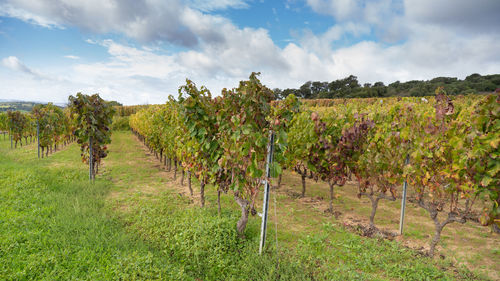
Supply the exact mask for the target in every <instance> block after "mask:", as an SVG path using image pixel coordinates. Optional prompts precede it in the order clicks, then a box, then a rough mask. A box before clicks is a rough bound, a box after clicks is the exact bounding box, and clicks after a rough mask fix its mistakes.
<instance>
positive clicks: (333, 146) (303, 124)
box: [130, 75, 500, 256]
mask: <svg viewBox="0 0 500 281" xmlns="http://www.w3.org/2000/svg"><path fill="white" fill-rule="evenodd" d="M271 100H272V92H271V91H270V90H269V89H267V88H266V87H265V86H263V85H261V84H260V82H259V81H258V79H257V78H256V76H255V75H252V76H251V77H250V80H248V81H243V82H241V83H240V86H239V88H236V89H234V90H229V91H227V90H225V91H223V92H222V95H221V96H220V97H217V98H212V97H211V94H210V92H209V91H208V90H207V89H206V88H204V87H202V88H201V89H200V90H199V89H197V87H196V86H195V85H194V84H193V82H191V81H189V80H188V81H187V84H186V85H185V86H182V87H181V88H180V90H179V101H175V100H170V101H168V102H167V104H165V105H161V106H154V107H150V108H148V109H144V110H142V111H139V112H138V113H136V114H135V115H132V117H131V120H130V124H131V127H132V128H133V130H134V131H135V132H136V133H137V134H138V136H139V137H140V138H141V139H142V140H143V141H144V142H145V144H147V145H148V147H149V148H150V149H151V151H152V152H154V153H155V154H156V155H158V158H159V160H160V161H163V162H164V163H166V162H167V161H168V163H169V165H168V167H169V169H170V167H171V164H170V163H171V162H172V161H173V163H174V170H175V171H177V169H178V167H179V168H180V169H181V170H182V176H183V177H184V172H185V171H187V172H188V175H189V177H191V175H193V176H194V177H196V178H197V179H198V180H199V181H200V182H201V191H200V192H201V194H200V196H201V206H202V207H203V206H204V201H205V199H204V190H205V185H206V184H207V183H211V184H212V185H213V187H214V188H215V189H216V190H217V192H218V195H219V196H220V195H221V193H224V194H225V193H228V191H231V193H232V196H233V197H234V200H235V201H236V202H237V203H238V205H239V206H240V207H241V218H240V220H239V221H238V223H237V229H238V232H239V233H240V234H244V230H245V226H246V223H247V221H248V215H249V213H251V214H253V215H255V214H256V213H257V211H256V208H255V204H256V198H257V195H258V194H259V190H261V186H262V184H261V183H262V182H263V181H264V180H266V179H265V178H264V177H263V175H264V173H263V169H264V166H265V157H266V147H267V139H268V138H267V136H268V135H269V131H273V132H274V133H275V134H276V135H277V138H276V139H275V142H274V146H275V147H276V148H277V149H276V159H275V162H273V167H272V169H271V170H272V171H273V172H272V174H273V175H275V176H277V177H279V179H280V180H281V173H282V170H283V169H290V170H293V171H295V172H297V173H298V174H300V175H301V178H302V193H301V197H304V196H305V195H306V178H311V179H314V180H315V181H318V180H321V181H324V182H326V183H328V185H329V188H330V199H329V200H330V202H329V208H328V210H327V211H328V212H333V211H334V205H333V201H334V198H335V187H341V186H344V185H345V184H346V182H347V181H355V182H356V185H357V194H358V197H360V198H361V197H363V196H365V197H367V198H369V199H370V202H371V208H372V211H371V214H370V217H369V222H370V229H372V230H373V231H378V228H377V227H376V224H375V216H376V211H377V207H378V204H379V201H380V200H383V199H385V200H391V201H394V200H396V198H397V197H398V196H400V191H399V190H400V187H401V185H402V184H403V182H404V181H408V183H409V186H410V188H411V190H410V193H411V194H412V196H413V198H411V199H413V200H415V201H416V202H418V206H419V207H421V208H423V209H424V210H425V211H426V212H427V213H428V216H429V218H430V219H431V220H432V221H433V223H434V225H435V232H434V235H433V238H432V240H431V241H430V248H429V255H430V256H433V255H434V252H435V248H436V245H437V244H438V242H439V240H440V236H441V233H442V231H443V229H444V228H445V227H446V226H447V225H448V224H450V223H462V224H463V223H465V222H466V221H467V219H468V218H470V217H471V215H472V213H473V210H474V207H475V205H474V203H476V202H477V201H481V203H482V204H481V205H482V206H481V207H483V208H482V209H481V210H480V214H479V215H477V216H478V220H479V221H480V223H481V224H483V225H492V228H493V229H494V230H495V231H496V232H499V226H500V209H499V207H498V205H499V203H500V182H499V178H500V176H499V172H500V159H498V151H499V145H500V119H499V117H500V116H499V115H500V106H499V103H500V97H499V96H495V95H489V96H484V97H478V96H460V97H458V98H456V99H454V100H451V98H450V97H448V96H447V95H446V93H445V92H444V90H443V89H442V88H438V89H437V90H436V96H435V98H429V99H425V98H392V99H383V100H381V99H380V100H377V99H367V100H362V99H355V100H352V101H347V100H339V102H337V103H330V104H329V105H330V106H329V107H320V108H308V107H302V109H301V110H300V112H299V101H298V100H297V99H295V97H294V96H293V95H290V96H288V97H287V99H286V100H283V101H279V102H274V103H271ZM188 181H189V182H190V181H191V180H190V179H189V180H188ZM182 182H183V180H181V183H182ZM278 185H279V183H278ZM278 188H279V187H278ZM189 189H190V190H192V188H191V187H190V186H189ZM219 202H220V199H219ZM219 210H220V203H219ZM440 213H444V214H445V216H444V217H442V216H439V214H440Z"/></svg>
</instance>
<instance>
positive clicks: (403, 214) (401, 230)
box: [399, 155, 410, 235]
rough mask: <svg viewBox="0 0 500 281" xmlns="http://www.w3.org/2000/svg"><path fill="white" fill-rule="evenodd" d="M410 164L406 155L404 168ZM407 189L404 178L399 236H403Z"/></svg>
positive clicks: (406, 182) (408, 156)
mask: <svg viewBox="0 0 500 281" xmlns="http://www.w3.org/2000/svg"><path fill="white" fill-rule="evenodd" d="M409 163H410V155H406V160H405V166H406V165H408V164H409ZM407 187H408V181H407V180H406V178H405V181H404V183H403V194H402V196H401V218H400V219H399V235H403V226H404V220H405V208H406V189H407Z"/></svg>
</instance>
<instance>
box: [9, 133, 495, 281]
mask: <svg viewBox="0 0 500 281" xmlns="http://www.w3.org/2000/svg"><path fill="white" fill-rule="evenodd" d="M9 147H10V142H9V141H8V140H6V141H4V140H3V138H0V280H70V279H71V280H73V279H74V280H82V279H83V280H114V279H121V280H148V279H163V280H313V279H314V280H455V279H464V280H467V279H470V280H477V279H480V278H482V277H481V276H480V275H476V274H473V273H470V272H469V271H468V270H466V269H462V268H455V267H454V266H452V265H450V261H449V259H445V260H439V259H437V260H431V259H429V258H425V257H421V256H419V255H418V254H417V253H416V252H414V251H412V250H408V249H406V248H405V247H401V246H400V244H399V243H398V242H395V241H386V240H379V239H367V238H363V237H361V236H359V235H357V234H355V233H352V232H350V231H347V230H345V229H344V227H342V221H340V220H336V219H335V218H334V217H333V216H326V215H324V214H323V213H322V212H321V211H319V210H316V209H315V208H313V207H311V206H309V205H307V204H304V203H303V202H302V201H300V200H296V199H291V198H290V196H287V195H286V193H284V192H279V193H274V194H273V196H272V197H271V202H270V203H271V204H270V208H271V209H270V211H271V214H270V215H271V217H270V223H269V234H268V241H267V242H268V248H267V250H266V253H265V254H264V255H263V256H259V255H258V253H257V251H258V239H259V229H260V218H259V217H252V218H250V221H249V225H248V227H247V232H246V239H242V238H240V237H239V236H238V235H237V233H236V229H235V223H236V221H237V220H238V218H239V211H238V208H237V206H236V204H235V203H234V200H233V198H232V196H231V195H230V194H227V195H224V196H223V197H222V206H223V212H222V214H221V215H220V216H219V215H218V214H217V208H216V192H215V191H214V189H213V188H211V187H209V188H208V194H207V197H208V198H207V207H206V208H204V209H201V208H200V207H198V205H199V204H198V197H197V196H194V197H193V198H191V197H190V196H189V195H188V192H187V187H186V186H182V185H181V184H180V180H179V178H180V173H178V177H177V179H176V180H174V179H173V172H165V171H164V170H163V168H162V167H161V166H160V165H159V162H158V161H155V159H154V156H151V155H148V153H147V151H146V150H145V149H144V148H143V146H142V145H141V144H140V143H139V142H138V141H137V140H136V139H135V137H134V136H133V135H132V134H130V133H128V132H115V133H114V134H113V142H112V144H111V145H109V149H110V153H109V156H108V158H106V159H105V162H104V165H103V167H102V169H101V170H102V174H100V175H98V176H97V180H96V182H95V183H94V184H89V182H88V178H87V177H88V174H87V167H86V165H85V164H83V163H82V162H81V160H80V152H79V148H78V147H77V146H76V145H75V144H72V145H70V146H68V147H66V148H63V149H62V150H61V151H58V152H56V153H54V154H52V155H49V157H48V158H47V159H40V160H39V159H37V158H36V146H34V145H28V146H25V147H22V148H18V149H15V150H11V149H10V148H9ZM193 187H194V188H195V192H196V193H197V191H198V189H197V187H198V185H197V183H196V181H194V184H193ZM311 190H312V189H311ZM275 198H276V203H277V205H276V211H277V216H274V199H275ZM346 200H347V199H346ZM346 202H347V201H346ZM275 222H277V223H278V227H277V237H278V247H276V246H277V245H276V242H275V239H276V237H275ZM409 231H411V228H410V227H409ZM497 245H498V244H497ZM490 252H491V254H492V255H498V250H495V249H491V251H490Z"/></svg>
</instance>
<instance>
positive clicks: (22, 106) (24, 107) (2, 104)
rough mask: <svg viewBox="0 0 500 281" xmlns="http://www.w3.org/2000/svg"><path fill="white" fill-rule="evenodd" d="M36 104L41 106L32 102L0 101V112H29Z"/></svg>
mask: <svg viewBox="0 0 500 281" xmlns="http://www.w3.org/2000/svg"><path fill="white" fill-rule="evenodd" d="M37 104H42V103H41V102H32V101H17V100H0V112H3V111H9V110H12V111H16V110H20V111H31V109H33V107H34V106H35V105H37ZM56 105H57V104H56ZM57 106H59V107H61V108H62V106H60V105H57Z"/></svg>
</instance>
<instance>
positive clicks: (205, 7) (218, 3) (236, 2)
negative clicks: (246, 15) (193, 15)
mask: <svg viewBox="0 0 500 281" xmlns="http://www.w3.org/2000/svg"><path fill="white" fill-rule="evenodd" d="M188 2H189V4H190V5H189V6H191V7H193V8H195V9H199V10H200V11H205V12H210V11H216V10H225V9H228V8H233V9H245V8H248V4H247V3H246V1H244V0H209V1H207V0H189V1H188Z"/></svg>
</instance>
